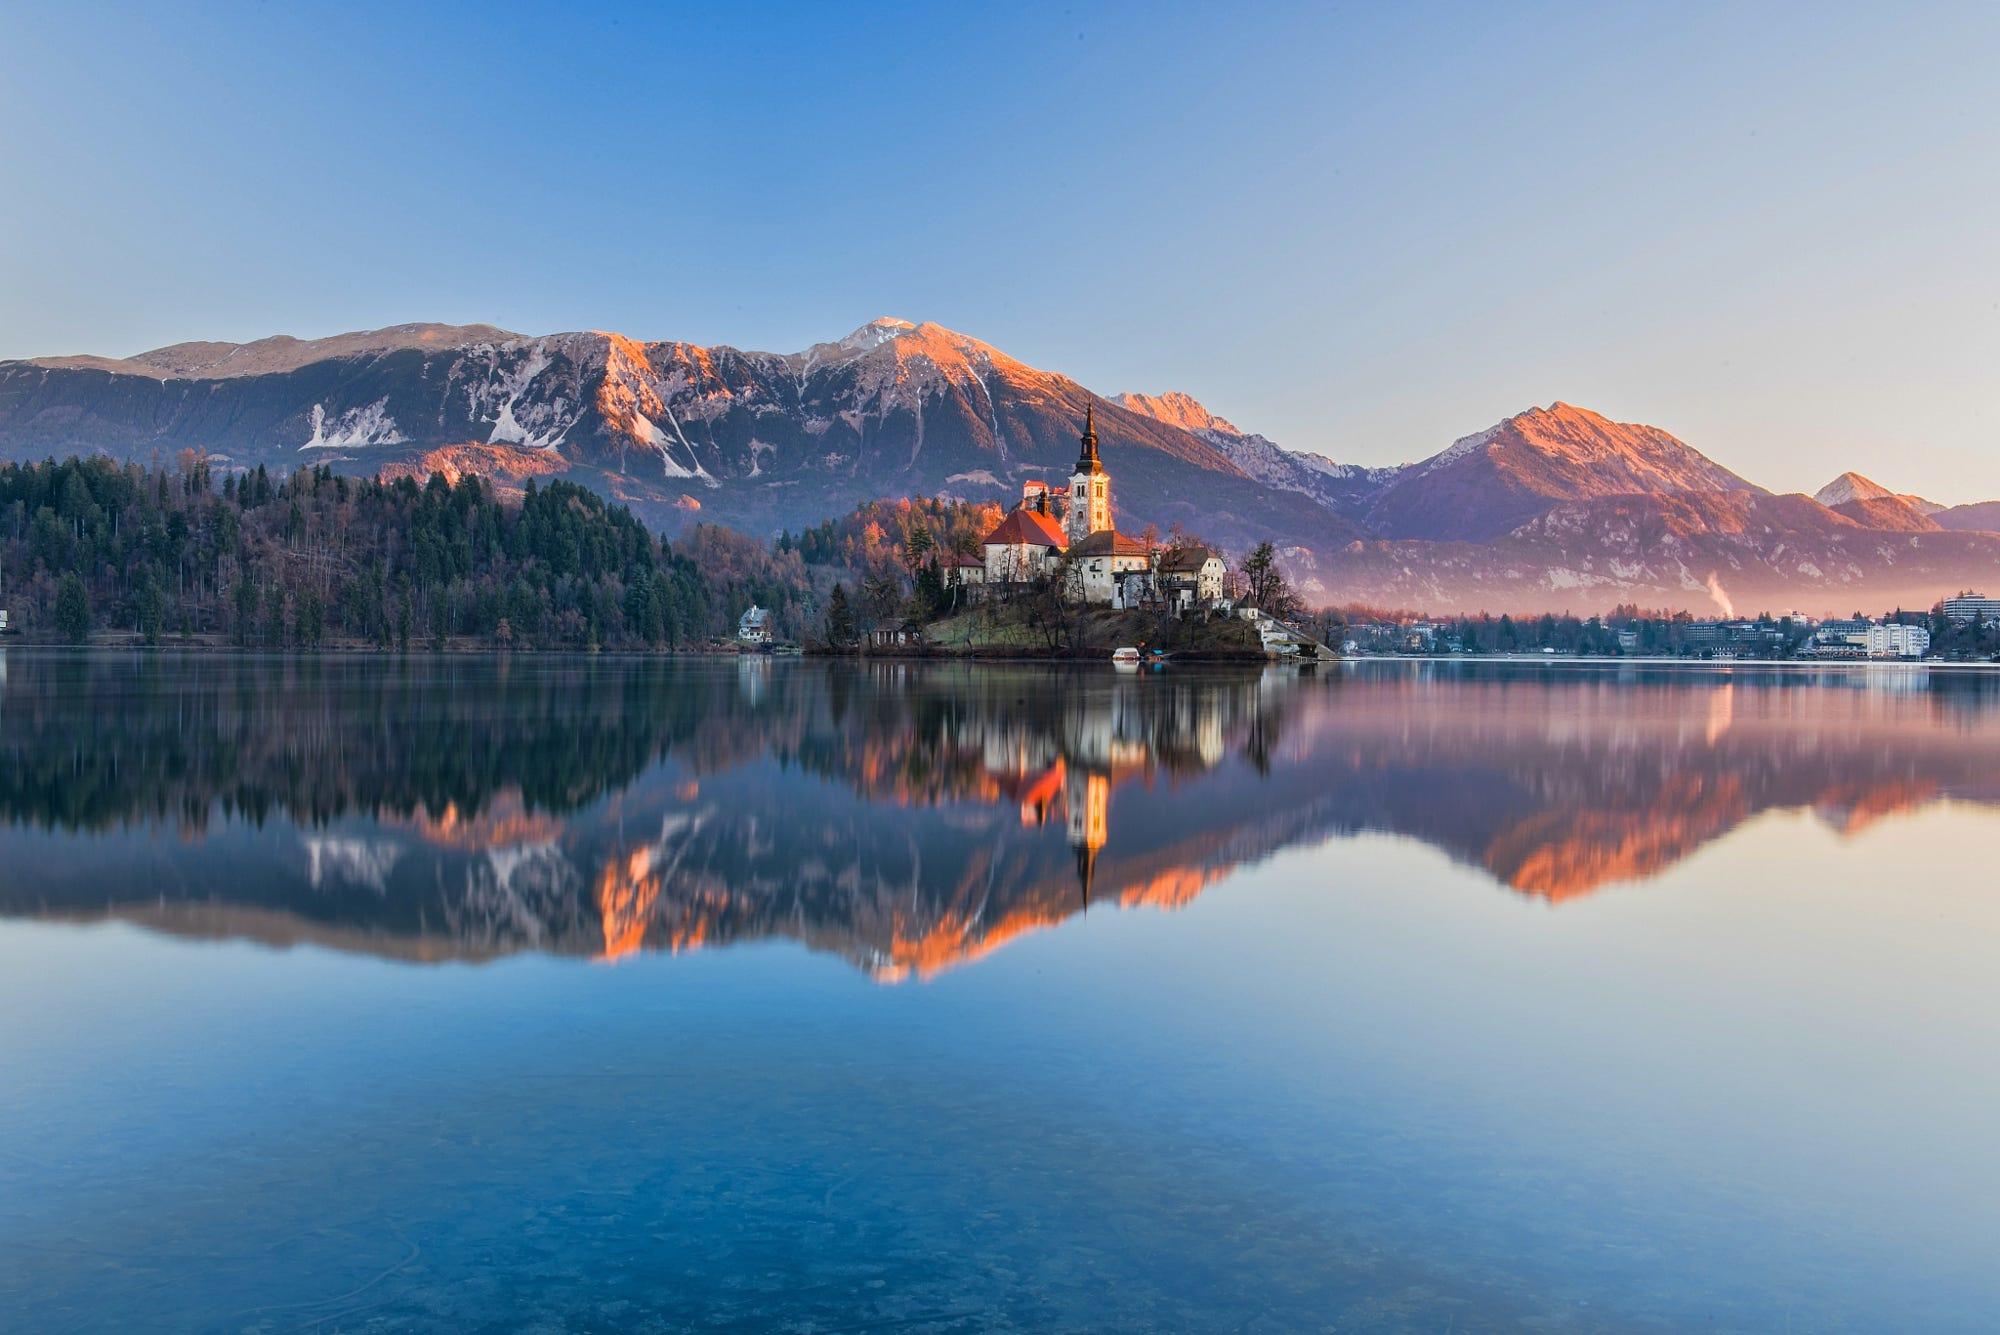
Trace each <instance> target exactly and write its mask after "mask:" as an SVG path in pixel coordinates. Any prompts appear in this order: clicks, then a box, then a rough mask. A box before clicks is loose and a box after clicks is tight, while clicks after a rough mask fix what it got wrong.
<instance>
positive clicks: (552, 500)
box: [0, 454, 811, 649]
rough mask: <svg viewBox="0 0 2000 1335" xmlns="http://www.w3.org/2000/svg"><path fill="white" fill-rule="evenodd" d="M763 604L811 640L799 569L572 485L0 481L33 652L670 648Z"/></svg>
mask: <svg viewBox="0 0 2000 1335" xmlns="http://www.w3.org/2000/svg"><path fill="white" fill-rule="evenodd" d="M753 600H754V601H756V602H759V603H762V604H763V605H764V606H766V607H769V608H772V609H773V611H774V613H775V615H776V618H777V622H778V629H779V631H780V633H781V634H792V633H796V630H797V629H799V628H802V627H803V625H804V624H805V622H806V621H807V620H808V619H809V615H810V612H809V604H810V601H811V597H810V592H809V585H808V581H807V579H806V576H805V572H804V566H803V563H802V562H801V561H800V560H799V559H798V557H797V556H796V555H792V554H783V553H781V554H777V555H773V554H772V553H770V552H768V551H766V550H765V549H764V548H763V547H762V546H761V545H760V544H757V543H755V542H752V541H750V540H749V539H745V538H741V537H739V536H737V535H735V534H732V533H728V532H727V531H724V530H719V529H714V528H701V529H697V530H695V531H694V532H693V533H691V534H690V535H689V536H688V537H687V538H686V539H685V540H684V541H683V542H681V543H679V544H677V545H674V546H670V545H669V544H667V543H664V542H662V541H660V540H659V539H657V538H655V537H654V536H653V535H652V534H651V533H649V532H648V531H647V530H646V528H645V527H644V526H643V525H641V524H640V523H639V522H638V521H637V520H636V519H634V518H633V517H632V515H631V514H630V512H628V511H627V510H626V509H625V508H624V507H622V506H616V505H612V504H609V503H607V502H606V501H605V500H603V499H602V498H601V497H599V496H598V495H596V494H595V493H593V492H591V491H588V490H586V489H585V488H583V487H580V486H576V485H574V484H571V483H567V482H561V481H558V482H553V483H551V484H550V485H549V486H547V487H546V488H540V487H537V485H536V484H535V483H534V482H532V481H530V482H529V483H528V484H527V487H526V489H525V491H524V492H523V494H522V495H521V497H520V499H519V501H518V503H516V502H515V501H513V500H512V499H507V498H503V497H502V496H500V495H499V494H498V493H497V492H496V491H495V490H494V488H493V487H492V486H491V485H490V484H489V483H487V482H485V481H483V480H481V479H480V478H478V477H473V476H466V477H464V478H462V479H460V480H459V481H458V482H457V483H455V484H454V483H451V482H448V481H447V480H446V479H445V478H443V477H441V476H433V477H431V478H430V480H429V481H428V482H426V483H419V482H417V481H416V480H414V479H411V478H402V479H399V480H396V481H392V482H385V481H381V480H365V479H362V480H358V479H353V478H348V477H344V476H336V475H335V474H334V473H333V472H332V470H331V469H327V468H320V469H308V470H302V471H299V472H296V473H293V474H290V475H289V476H286V477H282V478H278V477H273V476H272V475H271V474H270V473H268V472H267V471H266V470H265V469H263V468H261V467H260V468H257V469H254V470H252V471H250V472H247V473H244V474H242V475H240V476H238V475H234V474H232V475H229V476H227V477H224V478H223V479H222V480H221V481H220V484H219V485H218V484H217V481H216V479H215V477H214V476H213V474H212V472H211V470H210V468H209V465H208V464H207V463H206V462H204V461H202V460H200V459H198V458H196V457H194V456H193V455H191V454H190V455H184V456H183V457H182V459H181V461H180V463H179V464H178V465H177V466H176V467H174V468H171V469H162V468H155V469H143V468H140V467H138V466H136V465H127V466H120V465H118V464H116V463H113V462H111V461H110V460H107V459H102V458H93V459H83V460H79V459H71V460H67V461H65V462H61V463H57V462H53V461H51V462H46V463H40V464H28V465H20V466H16V465H4V466H0V607H5V608H7V609H8V610H9V611H10V612H11V613H12V614H13V623H14V627H15V629H16V630H18V631H19V632H21V633H22V634H24V635H27V636H30V637H33V638H38V639H63V640H70V641H81V640H83V639H85V638H86V637H88V636H89V634H90V633H91V632H92V631H93V630H99V631H129V632H132V633H136V634H139V635H142V636H144V637H145V638H146V639H147V640H149V641H155V642H157V641H159V640H162V639H164V638H168V637H174V636H194V637H200V638H205V639H210V640H214V641H217V642H222V643H232V644H236V645H241V646H245V647H270V648H277V647H320V646H326V645H334V644H346V643H352V644H364V645H374V646H378V647H383V648H389V647H398V646H402V647H407V646H410V645H419V646H431V647H445V646H452V645H460V646H462V645H469V644H479V645H498V646H514V647H523V648H589V647H592V646H597V647H603V648H626V649H638V648H671V647H682V646H689V645H695V644H700V643H703V642H705V641H707V640H709V639H712V638H715V637H719V636H722V635H726V634H727V633H729V632H730V630H731V629H733V626H734V623H735V619H736V617H737V615H738V614H739V613H740V612H741V611H742V609H743V608H744V607H745V606H747V605H748V604H749V603H750V602H751V601H753Z"/></svg>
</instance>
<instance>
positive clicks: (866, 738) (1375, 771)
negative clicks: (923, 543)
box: [0, 654, 2000, 981]
mask: <svg viewBox="0 0 2000 1335" xmlns="http://www.w3.org/2000/svg"><path fill="white" fill-rule="evenodd" d="M9 667H10V676H9V677H8V678H7V681H6V686H5V694H4V699H0V705H4V708H0V913H4V914H7V915H10V916H28V917H40V918H52V919H73V920H95V919H102V918H117V919H122V920H126V921H131V922H137V923H142V924H145V925H147V926H149V927H151V928H154V929H157V930H162V931H170V932H178V933H185V934H188V935H193V936H202V937H216V936H221V937H235V938H243V939H249V940H257V941H264V942H269V943H272V944H293V943H316V944H320V945H324V946H329V947H334V948H339V949H349V950H364V951H370V952H374V953H378V954H382V955H386V956H391V957H395V958H402V959H410V960H421V961H438V960H454V959H455V960H482V959H491V958H495V957H498V956H503V955H507V954H511V953H517V952H521V951H540V952H549V953H556V954H565V955H573V956H577V957H580V958H591V959H599V960H617V959H622V958H626V957H629V956H631V955H633V954H636V953H639V952H650V951H661V952H672V951H685V950H692V949H696V948H714V947H720V946H726V945H730V944H733V943H738V942H747V941H757V940H770V939H785V940H791V941H795V942H799V943H802V944H804V945H805V946H807V947H809V948H811V949H814V950H819V951H829V952H834V953H837V954H839V955H841V956H843V957H845V958H847V959H849V960H850V961H852V962H853V963H854V964H855V965H857V966H858V967H860V968H863V969H865V970H867V971H868V972H869V973H871V974H873V975H874V976H876V977H878V978H881V979H883V980H885V981H898V980H904V979H914V978H924V977H930V976H933V975H935V974H937V973H938V972H940V971H942V970H945V969H948V968H952V967H955V966H959V965H963V964H965V963H966V962H968V961H971V960H974V959H978V958H980V957H981V956H984V955H986V954H988V953H990V952H991V951H993V950H995V949H997V948H999V947H1000V946H1002V945H1004V944H1006V943H1007V942H1008V941H1010V940H1013V939H1015V938H1016V937H1019V936H1020V935H1022V934H1023V933H1026V932H1031V931H1035V930H1040V929H1044V928H1048V927H1051V926H1054V925H1056V924H1059V923H1061V922H1062V921H1064V920H1065V919H1068V918H1070V917H1072V916H1074V915H1076V914H1079V913H1083V912H1086V911H1089V910H1091V909H1093V908H1096V907H1099V906H1118V907H1138V906H1152V907H1156V908H1173V907H1177V906H1179V905H1183V904H1186V903H1187V902H1189V901H1190V900H1192V899H1193V898H1194V897H1196V896H1197V895H1199V894H1201V893H1202V892H1203V891H1204V890H1205V889H1206V888H1207V887H1209V886H1211V885H1212V884H1214V883H1215V882H1216V881H1218V880H1220V879H1222V878H1224V877H1226V876H1227V875H1229V873H1230V872H1232V871H1233V870H1235V869H1237V868H1239V867H1242V866H1244V865H1245V864H1249V863H1255V862H1258V861H1261V860H1264V859H1267V858H1269V857H1271V856H1272V855H1274V854H1276V853H1279V852H1281V851H1282V850H1285V849H1288V848H1293V847H1302V846H1312V845H1318V844H1324V843H1326V842H1328V841H1329V840H1339V839H1343V838H1348V837H1354V836H1359V835H1367V834H1373V835H1387V836H1392V837H1397V838H1402V839H1407V840H1413V841H1417V842H1420V843H1422V844H1424V845H1427V846H1429V847H1431V848H1434V849H1437V850H1440V851H1442V852H1443V853H1445V854H1446V855H1447V856H1449V857H1450V858H1451V859H1453V860H1454V861H1456V862H1458V863H1460V864H1462V865H1464V866H1466V867H1468V868H1473V869H1476V871H1477V874H1479V875H1481V876H1483V877H1485V878H1487V879H1489V881H1490V882H1491V883H1493V884H1495V885H1497V886H1500V887H1504V888H1506V889H1507V890H1509V891H1511V892H1513V893H1518V894H1521V895H1524V896H1531V897H1534V898H1537V899H1541V900H1544V901H1547V902H1549V903H1552V904H1559V903H1562V902H1565V901H1567V900H1571V899H1574V898H1576V897H1578V896H1580V895H1585V894H1590V893H1593V892H1595V891H1598V890H1600V889H1602V888H1604V887H1606V886H1609V885H1614V884H1619V883H1630V882H1637V881H1643V880H1646V879H1648V878H1650V877H1652V876H1655V875H1657V874H1659V873H1660V872H1662V871H1664V870H1666V869H1667V868H1669V867H1672V866H1674V865H1676V864H1677V863H1679V862H1680V861H1682V860H1683V859H1685V858H1686V857H1687V856H1689V855H1690V854H1691V853H1693V852H1695V851H1696V850H1698V849H1699V848H1701V847H1703V846H1704V845H1706V844H1707V843H1709V842H1711V841H1713V840H1715V839H1717V838H1720V837H1721V836H1723V835H1724V834H1727V833H1728V832H1729V831H1731V830H1733V829H1735V828H1737V827H1739V826H1741V825H1742V824H1744V823H1745V822H1747V821H1750V820H1752V819H1755V818H1756V817H1758V816H1760V815H1762V814H1763V813H1766V812H1771V811H1778V810H1807V811H1811V812H1813V813H1815V814H1816V815H1817V817H1818V818H1819V819H1820V820H1821V821H1822V822H1824V823H1825V824H1826V825H1827V826H1828V827H1829V828H1830V829H1832V830H1834V831H1835V832H1837V833H1838V834H1840V835H1842V836H1851V835H1854V834H1857V833H1859V832H1861V831H1864V830H1866V829H1867V828H1869V827H1870V826H1871V825H1872V824H1873V823H1875V822H1878V821H1880V820H1883V819H1886V818H1889V817H1891V816H1893V815H1895V814H1897V813H1900V812H1905V811H1910V810H1915V809H1917V808H1920V807H1922V806H1924V805H1926V804H1928V803H1932V802H1937V801H1942V800H1957V801H1961V802H1973V803H1982V804H1989V805H1990V804H1994V803H1995V802H1996V801H2000V779H1997V778H1996V777H1995V775H1994V772H1993V767H1992V766H1991V763H1990V757H1991V756H1992V755H1993V754H1994V753H1995V744H1996V742H2000V710H1996V708H1995V704H1996V702H2000V696H1996V694H1995V691H1994V686H1993V684H1991V683H1990V681H1989V679H1988V678H1986V677H1984V676H1977V675H1973V674H1923V673H1909V674H1901V675H1899V676H1897V677H1894V678H1890V677H1888V676H1885V675H1884V674H1879V673H1876V674H1870V673H1867V672H1865V671H1854V670H1847V671H1840V670H1834V671H1829V672H1823V673H1762V674H1759V673H1734V674H1732V673H1729V672H1727V671H1713V672H1710V671H1678V672H1669V671H1654V672H1647V671H1643V670H1625V671H1622V672H1617V671H1606V672H1598V673H1572V674H1568V675H1567V676H1561V675H1552V674H1549V673H1546V672H1537V671H1533V670H1528V669H1523V670H1521V671H1518V672H1509V671H1506V670H1503V669H1499V668H1486V669H1481V670H1476V671H1464V670H1458V671H1452V670H1433V669H1424V668H1412V667H1409V666H1408V665H1391V666H1387V667H1373V668H1371V667H1366V666H1356V667H1347V668H1338V669H1334V670H1332V671H1329V672H1325V673H1322V674H1319V675H1317V676H1315V675H1306V676H1299V675H1297V674H1296V673H1293V672H1290V671H1286V670H1271V671H1262V670H1248V671H1245V670H1222V669H1214V670H1201V669H1185V668H1184V669H1177V670H1174V671H1170V672H1165V673H1158V674H1149V675H1147V676H1144V677H1139V678H1131V677H1117V676H1114V675H1113V674H1111V673H1109V672H1108V671H1107V672H1098V671H1093V670H1088V669H1079V670H1074V671H1051V670H1044V669H1038V668H1031V667H1007V666H991V667H981V668H972V667H966V666H962V665H950V664H907V663H906V664H893V665H872V666H871V665H861V666H857V665H854V664H846V663H843V664H819V663H811V662H807V663H782V662H780V663H773V662H770V661H768V660H753V661H745V662H741V663H737V662H728V661H721V662H714V661H683V662H665V663H663V662H658V661H650V660H630V661H618V660H601V661H598V660H590V661H585V660H564V659H547V660H543V659H535V658H521V659H517V660H513V661H511V662H510V661H506V660H493V659H480V660H473V659H468V660H442V661H435V660H423V661H419V660H412V661H410V662H408V663H401V662H396V661H391V660H364V661H353V660H350V661H346V662H315V661H310V660H293V659H272V660H265V661H256V660H237V659H226V660H222V659H216V660H176V659H172V658H157V659H153V658H99V659H82V658H72V657H60V656H41V655H32V654H30V655H15V656H14V659H13V661H12V662H10V664H9ZM1300 865H1301V866H1308V867H1310V868H1311V872H1310V874H1312V875H1315V876H1323V877H1327V878H1329V879H1330V880H1331V881H1332V882H1333V883H1332V884H1329V885H1328V886H1327V887H1326V890H1327V892H1329V893H1337V892H1338V883H1337V879H1338V876H1339V871H1338V869H1339V867H1340V860H1339V857H1338V853H1337V850H1336V851H1334V852H1332V853H1330V854H1328V855H1325V856H1321V857H1318V858H1315V859H1314V860H1313V861H1312V862H1311V863H1309V864H1300Z"/></svg>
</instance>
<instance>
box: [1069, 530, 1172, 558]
mask: <svg viewBox="0 0 2000 1335" xmlns="http://www.w3.org/2000/svg"><path fill="white" fill-rule="evenodd" d="M1152 550H1153V549H1152V548H1150V547H1148V546H1147V545H1146V544H1145V543H1144V542H1141V541H1140V540H1139V539H1138V538H1134V537H1131V536H1129V535H1127V534H1124V533H1119V532H1117V531H1115V530H1112V529H1100V530H1098V531H1097V532H1095V533H1093V534H1091V535H1090V536H1089V537H1086V538H1079V539H1077V543H1076V546H1074V547H1072V548H1070V549H1069V554H1070V555H1071V556H1145V555H1146V554H1147V553H1149V552H1151V551H1152Z"/></svg>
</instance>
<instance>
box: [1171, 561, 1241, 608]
mask: <svg viewBox="0 0 2000 1335" xmlns="http://www.w3.org/2000/svg"><path fill="white" fill-rule="evenodd" d="M1227 573H1228V568H1227V567H1226V566H1224V565H1223V563H1222V558H1221V557H1220V556H1219V555H1217V554H1216V553H1215V552H1212V551H1210V550H1209V549H1208V548H1206V547H1178V548H1175V549H1174V550H1172V551H1168V552H1164V553H1162V554H1161V556H1160V584H1161V586H1162V587H1163V588H1164V589H1165V590H1166V591H1167V596H1168V597H1169V598H1171V599H1172V600H1173V603H1174V606H1175V607H1177V608H1180V609H1181V610H1183V611H1185V610H1186V609H1188V608H1190V607H1193V606H1196V605H1197V604H1207V603H1212V602H1214V601H1215V600H1216V599H1218V598H1220V597H1221V596H1222V579H1223V576H1224V575H1226V574H1227Z"/></svg>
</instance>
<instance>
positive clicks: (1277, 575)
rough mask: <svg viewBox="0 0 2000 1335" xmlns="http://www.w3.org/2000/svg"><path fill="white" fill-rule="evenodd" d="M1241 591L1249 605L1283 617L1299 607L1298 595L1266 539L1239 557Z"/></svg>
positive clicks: (1294, 612) (1290, 614)
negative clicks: (1248, 553)
mask: <svg viewBox="0 0 2000 1335" xmlns="http://www.w3.org/2000/svg"><path fill="white" fill-rule="evenodd" d="M1243 581H1244V586H1245V595H1246V596H1247V597H1248V598H1249V600H1250V603H1251V605H1252V606H1255V607H1258V608H1261V609H1262V610H1264V611H1265V612H1267V613H1269V614H1270V615H1272V616H1274V617H1277V618H1278V619H1279V620H1281V621H1282V620H1284V619H1285V618H1287V617H1290V616H1293V615H1294V614H1296V613H1297V612H1298V610H1299V600H1298V595H1296V594H1294V593H1293V592H1292V589H1291V586H1290V585H1289V584H1288V583H1286V582H1285V573H1284V572H1283V571H1282V570H1280V569H1278V553H1277V552H1276V550H1275V549H1273V548H1272V546H1271V544H1270V543H1268V542H1260V543H1258V544H1257V545H1256V547H1255V548H1253V549H1252V550H1251V552H1250V555H1248V556H1246V557H1244V558H1243Z"/></svg>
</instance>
